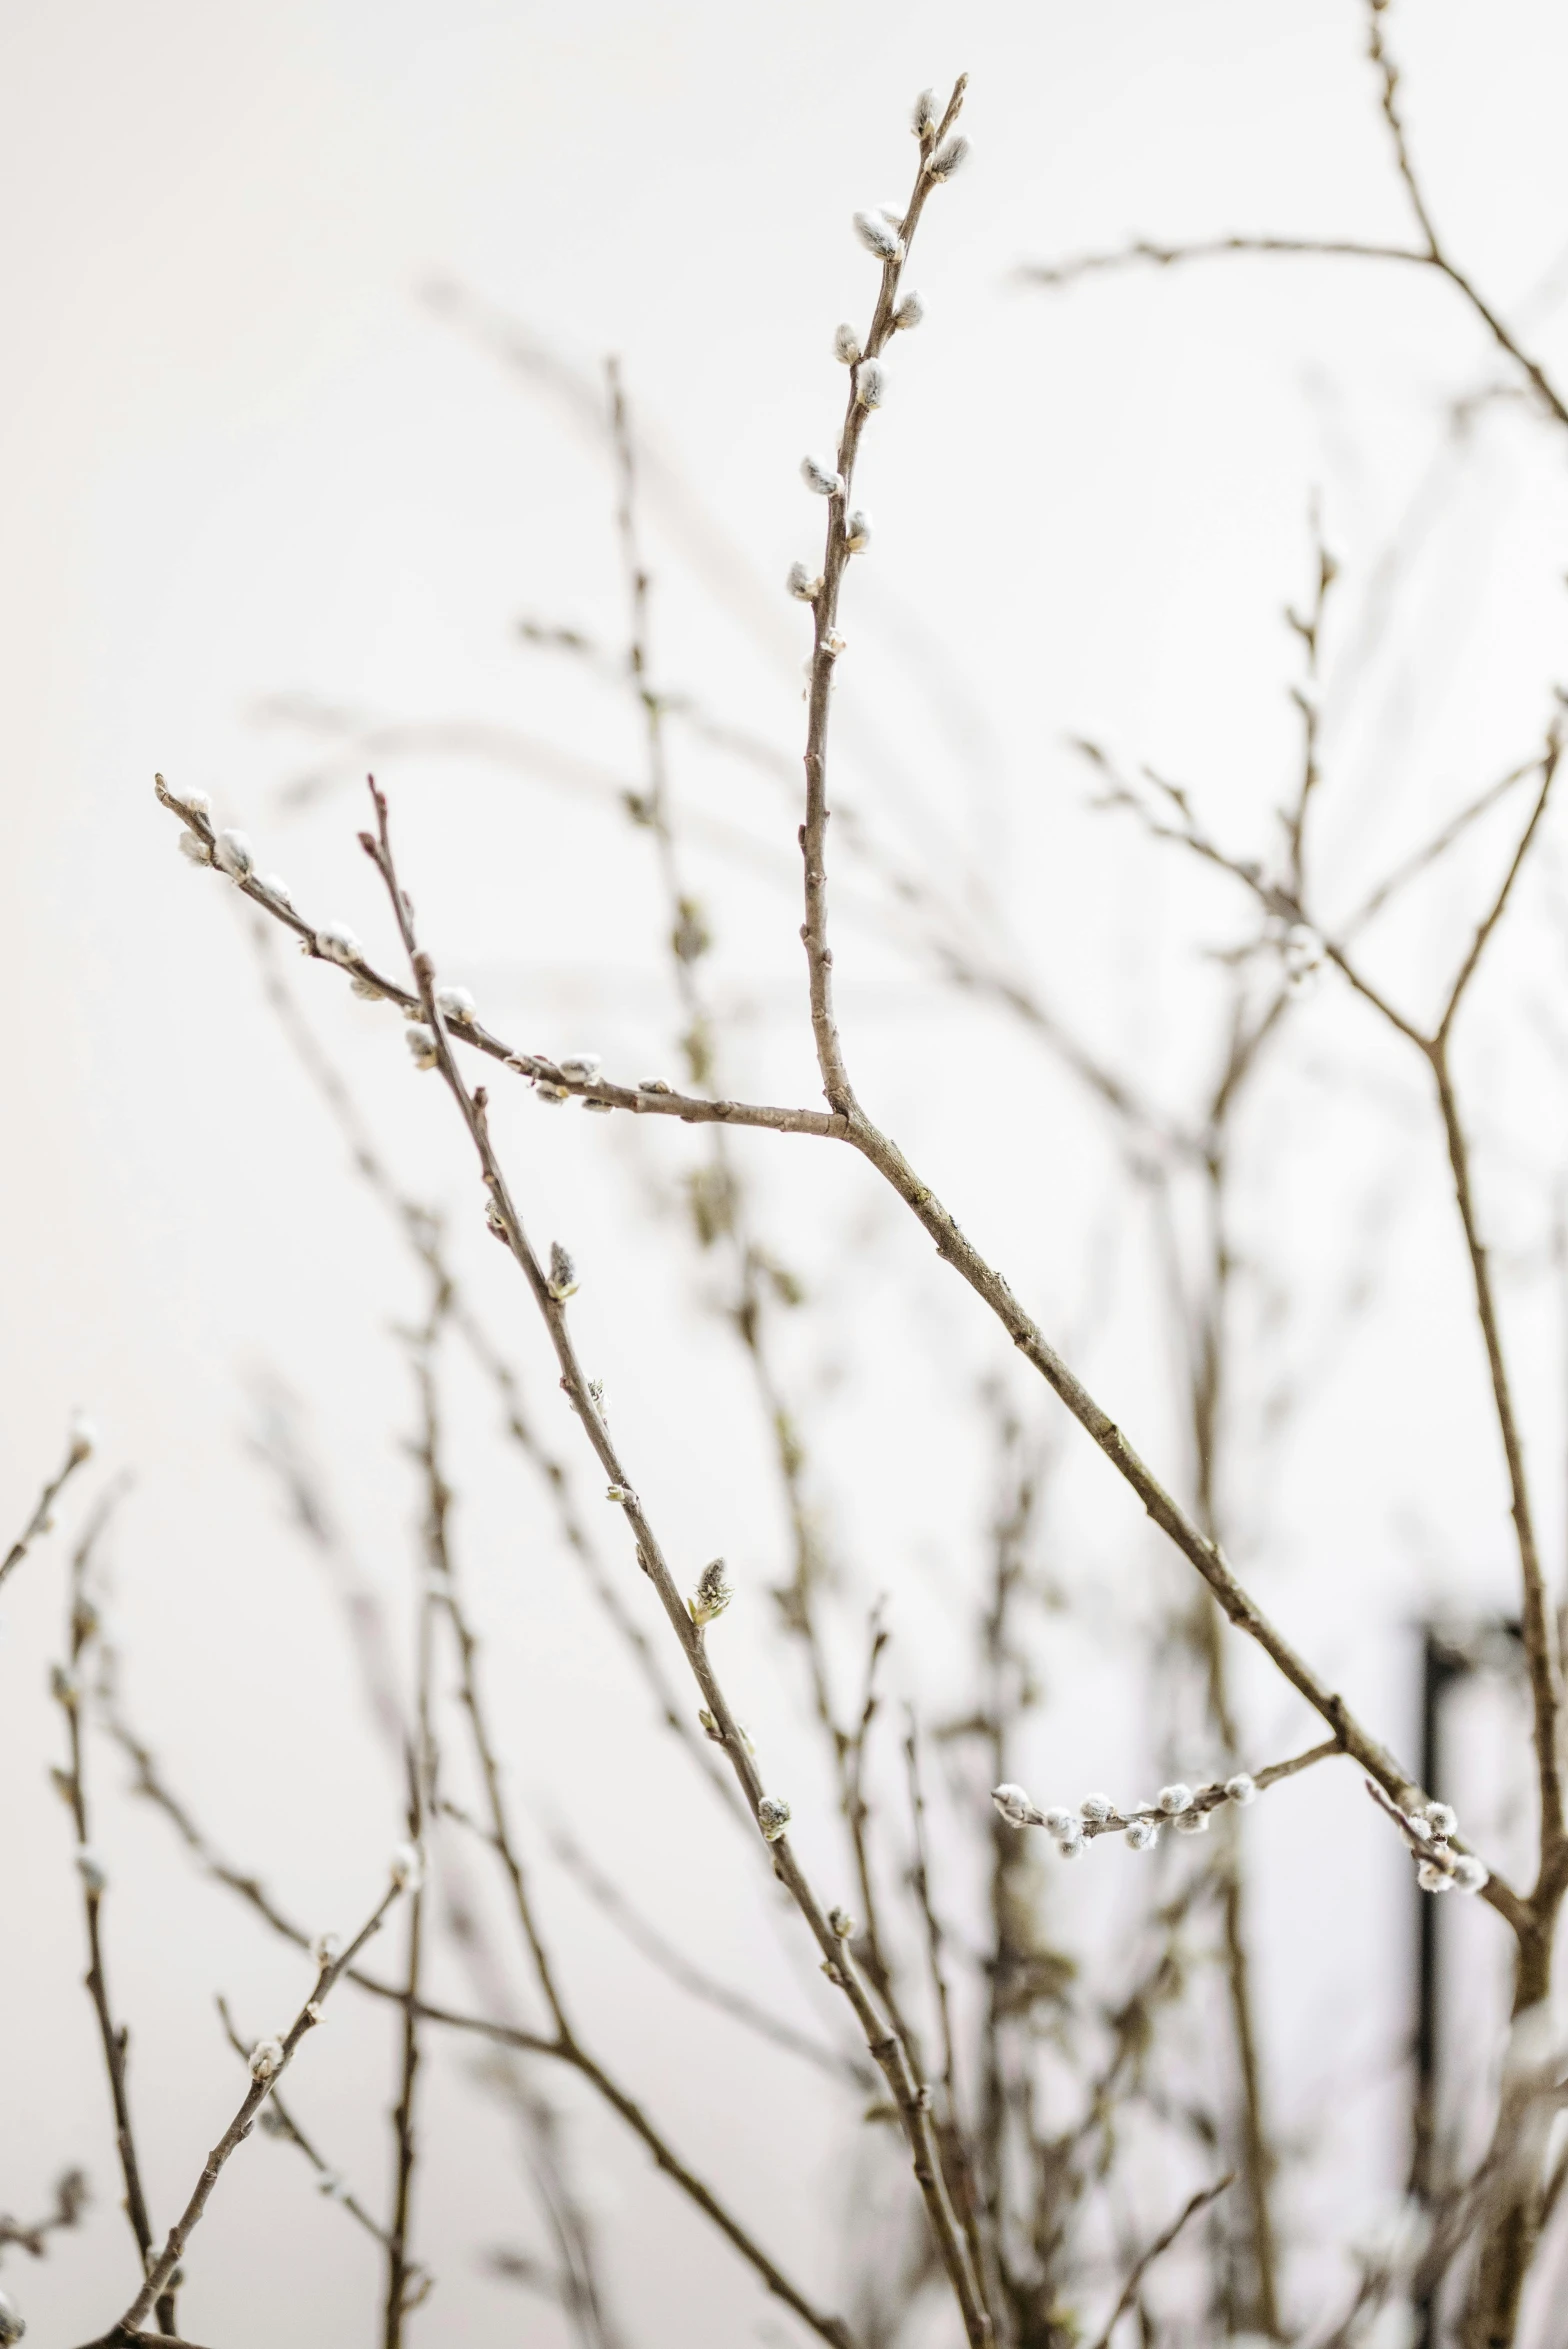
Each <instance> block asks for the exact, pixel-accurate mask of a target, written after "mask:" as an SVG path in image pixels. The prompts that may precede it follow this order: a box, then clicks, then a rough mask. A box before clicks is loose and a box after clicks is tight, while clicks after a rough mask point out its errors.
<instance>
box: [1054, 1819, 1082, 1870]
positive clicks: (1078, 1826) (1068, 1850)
mask: <svg viewBox="0 0 1568 2349" xmlns="http://www.w3.org/2000/svg"><path fill="white" fill-rule="evenodd" d="M1056 1848H1057V1850H1058V1851H1059V1852H1060V1854H1061V1856H1062V1858H1063V1859H1064V1860H1076V1859H1077V1858H1078V1857H1079V1855H1080V1853H1081V1852H1082V1850H1083V1822H1082V1820H1080V1819H1074V1820H1073V1821H1072V1822H1071V1823H1070V1825H1069V1826H1068V1828H1067V1830H1066V1832H1065V1833H1064V1834H1061V1835H1059V1836H1058V1837H1057V1838H1056Z"/></svg>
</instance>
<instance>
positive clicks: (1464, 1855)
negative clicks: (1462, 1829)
mask: <svg viewBox="0 0 1568 2349" xmlns="http://www.w3.org/2000/svg"><path fill="white" fill-rule="evenodd" d="M1486 1883H1487V1869H1486V1867H1485V1865H1484V1863H1483V1862H1482V1861H1480V1860H1478V1859H1477V1858H1476V1857H1475V1855H1474V1853H1473V1852H1467V1851H1465V1852H1461V1853H1460V1855H1459V1857H1458V1859H1456V1860H1455V1862H1454V1885H1455V1888H1456V1890H1458V1891H1460V1892H1483V1891H1484V1890H1485V1889H1486Z"/></svg>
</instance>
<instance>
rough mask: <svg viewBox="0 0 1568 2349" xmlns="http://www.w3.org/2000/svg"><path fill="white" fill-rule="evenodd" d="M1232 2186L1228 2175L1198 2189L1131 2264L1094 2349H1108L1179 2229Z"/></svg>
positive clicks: (1233, 2178)
mask: <svg viewBox="0 0 1568 2349" xmlns="http://www.w3.org/2000/svg"><path fill="white" fill-rule="evenodd" d="M1234 2183H1235V2177H1234V2174H1233V2173H1228V2174H1227V2175H1226V2176H1225V2177H1223V2178H1216V2179H1215V2181H1214V2184H1213V2185H1212V2186H1204V2187H1201V2188H1200V2189H1199V2191H1198V2192H1197V2193H1196V2194H1194V2195H1193V2197H1192V2199H1191V2201H1190V2202H1188V2203H1187V2204H1186V2205H1185V2207H1184V2208H1183V2209H1182V2210H1180V2211H1179V2212H1178V2213H1177V2215H1176V2217H1175V2218H1173V2219H1172V2221H1171V2223H1170V2225H1169V2226H1168V2227H1167V2228H1166V2230H1165V2232H1164V2234H1163V2235H1157V2236H1156V2237H1155V2239H1154V2241H1153V2242H1152V2243H1151V2244H1150V2245H1149V2248H1148V2249H1147V2251H1145V2252H1142V2253H1141V2254H1140V2255H1139V2257H1138V2258H1137V2259H1136V2260H1135V2261H1134V2263H1133V2267H1132V2272H1131V2273H1130V2275H1129V2276H1128V2278H1127V2281H1126V2283H1125V2284H1123V2286H1122V2294H1121V2298H1120V2299H1119V2300H1118V2301H1117V2303H1116V2306H1115V2307H1114V2308H1113V2309H1112V2311H1111V2317H1110V2322H1109V2323H1108V2324H1107V2326H1106V2328H1105V2330H1104V2332H1103V2333H1102V2334H1101V2335H1100V2337H1099V2339H1098V2341H1096V2343H1095V2345H1094V2349H1111V2335H1112V2334H1113V2333H1114V2332H1115V2330H1116V2327H1117V2326H1118V2324H1120V2322H1121V2320H1122V2318H1123V2317H1124V2316H1125V2315H1126V2313H1127V2311H1128V2309H1129V2308H1131V2306H1132V2304H1133V2302H1134V2300H1136V2298H1137V2297H1138V2287H1139V2285H1140V2284H1141V2283H1142V2282H1143V2279H1144V2277H1145V2276H1146V2275H1147V2274H1148V2272H1149V2270H1150V2268H1151V2267H1152V2266H1153V2265H1154V2263H1155V2261H1156V2260H1157V2259H1159V2258H1161V2257H1162V2256H1163V2254H1164V2253H1165V2252H1167V2251H1169V2249H1170V2247H1171V2245H1172V2244H1173V2243H1174V2242H1175V2240H1176V2238H1177V2236H1178V2235H1179V2234H1180V2233H1181V2231H1182V2228H1183V2227H1184V2226H1185V2225H1186V2224H1187V2221H1188V2220H1189V2219H1192V2218H1196V2217H1197V2215H1198V2213H1199V2211H1200V2210H1207V2208H1208V2206H1209V2204H1210V2203H1211V2202H1217V2201H1218V2200H1219V2198H1220V2196H1221V2195H1222V2194H1223V2193H1224V2191H1225V2189H1226V2187H1227V2186H1231V2185H1234Z"/></svg>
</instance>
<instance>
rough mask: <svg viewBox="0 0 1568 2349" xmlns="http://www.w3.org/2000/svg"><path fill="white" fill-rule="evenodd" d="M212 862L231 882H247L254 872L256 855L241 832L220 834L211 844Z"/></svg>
mask: <svg viewBox="0 0 1568 2349" xmlns="http://www.w3.org/2000/svg"><path fill="white" fill-rule="evenodd" d="M212 861H213V863H214V864H215V865H216V866H217V868H218V870H219V872H220V873H227V874H228V876H229V879H230V880H231V881H248V880H249V879H250V877H251V875H252V873H253V872H254V871H255V870H256V854H255V851H254V849H253V848H252V847H251V844H250V842H249V840H248V839H247V838H246V836H245V834H244V833H243V832H220V833H219V834H218V837H217V839H216V840H215V841H214V842H213V844H212Z"/></svg>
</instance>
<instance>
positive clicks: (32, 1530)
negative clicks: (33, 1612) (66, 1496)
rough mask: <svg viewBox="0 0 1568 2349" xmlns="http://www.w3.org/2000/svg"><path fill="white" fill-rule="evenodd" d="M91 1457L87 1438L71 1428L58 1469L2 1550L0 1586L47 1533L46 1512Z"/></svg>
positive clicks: (50, 1519) (48, 1516) (47, 1521)
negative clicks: (12, 1539)
mask: <svg viewBox="0 0 1568 2349" xmlns="http://www.w3.org/2000/svg"><path fill="white" fill-rule="evenodd" d="M92 1456H93V1447H92V1439H91V1437H90V1436H88V1435H86V1434H84V1433H81V1432H79V1431H78V1430H76V1429H74V1428H73V1430H72V1431H71V1436H70V1440H69V1442H68V1444H67V1446H66V1453H65V1458H64V1460H63V1461H62V1462H61V1464H60V1466H59V1468H58V1469H57V1470H56V1471H55V1474H54V1475H53V1476H52V1477H51V1478H50V1479H49V1482H48V1483H47V1484H46V1485H45V1486H44V1488H43V1491H42V1492H41V1493H40V1494H39V1496H38V1499H37V1501H36V1502H35V1503H34V1506H33V1513H32V1515H31V1517H29V1519H28V1520H27V1523H26V1524H25V1525H24V1526H23V1528H22V1530H21V1532H20V1533H19V1534H18V1535H17V1537H16V1539H15V1541H14V1542H13V1543H12V1544H11V1547H10V1548H9V1549H8V1550H7V1551H6V1554H5V1556H4V1557H3V1558H0V1583H3V1582H4V1581H5V1579H6V1577H7V1575H9V1574H12V1573H14V1572H15V1570H16V1568H17V1567H18V1566H20V1565H21V1563H22V1560H23V1559H24V1558H25V1557H26V1555H27V1553H28V1551H29V1550H30V1549H31V1548H32V1546H33V1544H34V1542H35V1541H36V1540H37V1539H38V1537H39V1535H40V1534H41V1533H47V1532H48V1531H49V1528H50V1525H51V1524H52V1522H53V1520H52V1518H51V1517H50V1511H51V1510H52V1509H53V1507H54V1505H55V1502H56V1501H57V1500H58V1499H59V1497H60V1495H61V1493H63V1492H64V1490H65V1488H66V1486H67V1484H69V1482H70V1480H71V1478H72V1477H73V1476H74V1475H75V1474H76V1471H77V1470H78V1468H80V1467H81V1465H82V1463H83V1461H84V1460H90V1459H91V1458H92Z"/></svg>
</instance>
